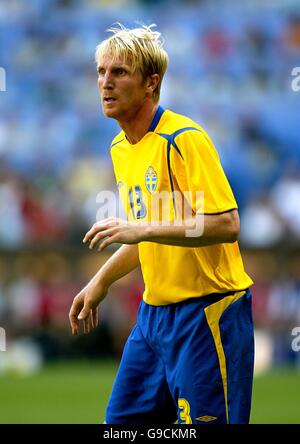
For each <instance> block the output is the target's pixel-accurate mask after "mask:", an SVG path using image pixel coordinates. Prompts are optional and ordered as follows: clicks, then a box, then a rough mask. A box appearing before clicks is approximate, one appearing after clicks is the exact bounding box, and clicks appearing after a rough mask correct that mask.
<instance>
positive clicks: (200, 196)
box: [170, 128, 238, 214]
mask: <svg viewBox="0 0 300 444" xmlns="http://www.w3.org/2000/svg"><path fill="white" fill-rule="evenodd" d="M171 145H172V146H171V151H170V165H171V174H172V176H173V177H174V182H175V183H176V184H177V187H178V188H179V190H180V191H181V192H183V193H184V194H185V195H187V196H190V197H188V198H187V200H188V201H189V202H190V205H191V206H192V209H193V212H195V213H201V214H202V213H203V212H204V213H205V214H215V213H222V212H225V211H229V210H232V209H235V208H237V207H238V206H237V203H236V200H235V198H234V195H233V192H232V190H231V187H230V185H229V182H228V180H227V177H226V175H225V173H224V170H223V168H222V165H221V162H220V159H219V156H218V153H217V151H216V149H215V147H214V145H213V143H212V141H211V140H210V138H209V136H208V135H207V134H206V133H205V132H204V131H200V130H198V129H196V128H195V129H194V130H191V129H189V130H187V131H182V132H181V133H180V134H179V135H178V136H177V137H176V138H175V139H174V140H173V143H172V144H171ZM191 196H192V197H191Z"/></svg>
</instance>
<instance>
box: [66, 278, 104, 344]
mask: <svg viewBox="0 0 300 444" xmlns="http://www.w3.org/2000/svg"><path fill="white" fill-rule="evenodd" d="M106 294H107V288H105V287H102V286H100V285H99V284H98V285H96V284H94V283H93V281H91V282H89V283H88V285H87V286H86V287H84V288H83V289H82V290H81V291H80V292H79V293H78V294H77V295H76V296H75V298H74V300H73V304H72V306H71V309H70V313H69V320H70V324H71V329H72V334H73V335H74V336H75V335H77V333H78V328H79V322H80V321H82V323H83V332H84V334H87V333H89V332H90V331H91V328H96V327H97V325H98V322H99V316H98V305H99V304H100V302H101V301H102V300H103V299H104V298H105V296H106Z"/></svg>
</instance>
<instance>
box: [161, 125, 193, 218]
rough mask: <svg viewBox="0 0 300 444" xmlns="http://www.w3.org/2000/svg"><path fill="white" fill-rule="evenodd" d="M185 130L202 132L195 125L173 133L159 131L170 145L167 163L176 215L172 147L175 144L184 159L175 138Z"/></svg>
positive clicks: (168, 146) (174, 146)
mask: <svg viewBox="0 0 300 444" xmlns="http://www.w3.org/2000/svg"><path fill="white" fill-rule="evenodd" d="M185 131H199V132H201V131H200V130H199V129H198V128H195V127H193V126H188V127H185V128H180V129H179V130H177V131H175V132H174V133H172V134H164V133H157V134H158V135H159V136H161V137H163V138H164V139H166V140H167V141H168V145H167V163H168V173H169V179H170V185H171V190H172V200H173V207H174V211H175V215H176V204H175V199H174V185H173V179H172V174H171V159H170V156H171V147H172V146H173V148H175V150H176V151H177V152H178V154H179V155H180V157H181V158H182V159H183V156H182V154H181V151H180V149H179V148H178V146H177V144H176V142H175V138H176V137H177V136H179V134H181V133H183V132H185Z"/></svg>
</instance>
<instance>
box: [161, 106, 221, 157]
mask: <svg viewBox="0 0 300 444" xmlns="http://www.w3.org/2000/svg"><path fill="white" fill-rule="evenodd" d="M155 132H156V133H157V134H159V135H160V136H162V137H164V138H165V139H167V140H168V142H169V146H170V147H174V148H175V149H176V151H178V153H179V154H180V155H181V157H183V154H184V152H185V151H186V150H188V151H189V153H192V152H193V151H194V149H195V150H196V151H202V150H203V149H205V150H206V149H212V150H213V151H214V150H215V147H214V145H213V142H212V140H211V139H210V137H209V135H208V134H207V132H206V131H205V130H204V129H203V128H202V126H200V125H199V124H198V123H197V122H195V121H194V120H192V119H191V118H189V117H186V116H184V115H181V114H177V113H174V112H172V111H169V110H166V111H165V112H164V114H163V119H161V122H160V124H159V125H158V127H157V129H156V131H155Z"/></svg>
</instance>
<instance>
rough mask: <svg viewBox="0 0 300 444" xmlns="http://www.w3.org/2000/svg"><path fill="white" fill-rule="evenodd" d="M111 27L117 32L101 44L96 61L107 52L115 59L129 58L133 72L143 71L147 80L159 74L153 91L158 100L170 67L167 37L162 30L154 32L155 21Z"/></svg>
mask: <svg viewBox="0 0 300 444" xmlns="http://www.w3.org/2000/svg"><path fill="white" fill-rule="evenodd" d="M117 25H118V27H112V28H110V29H108V30H107V31H108V32H112V33H113V35H112V36H110V37H109V38H108V39H106V40H103V42H101V43H100V44H99V45H98V46H97V47H96V53H95V60H96V63H98V62H99V61H100V59H101V57H103V56H104V55H106V54H109V55H110V56H112V58H113V59H120V58H122V57H124V58H125V61H126V62H127V63H129V64H130V66H131V68H132V69H133V72H136V71H138V70H139V71H140V72H141V74H142V77H143V79H144V81H145V80H146V79H147V78H148V77H149V76H151V75H153V74H158V75H159V78H160V80H159V82H158V85H157V87H156V89H155V90H154V91H153V99H154V101H155V102H158V100H159V95H160V88H161V83H162V80H163V76H164V74H165V72H166V70H167V66H168V61H169V58H168V54H167V53H166V51H165V50H164V49H163V47H162V46H163V40H162V38H161V34H160V32H158V31H153V30H152V29H151V28H153V27H154V26H156V25H154V24H152V25H150V26H145V25H142V27H140V28H135V29H128V28H125V27H124V26H123V25H122V24H121V23H117Z"/></svg>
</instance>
